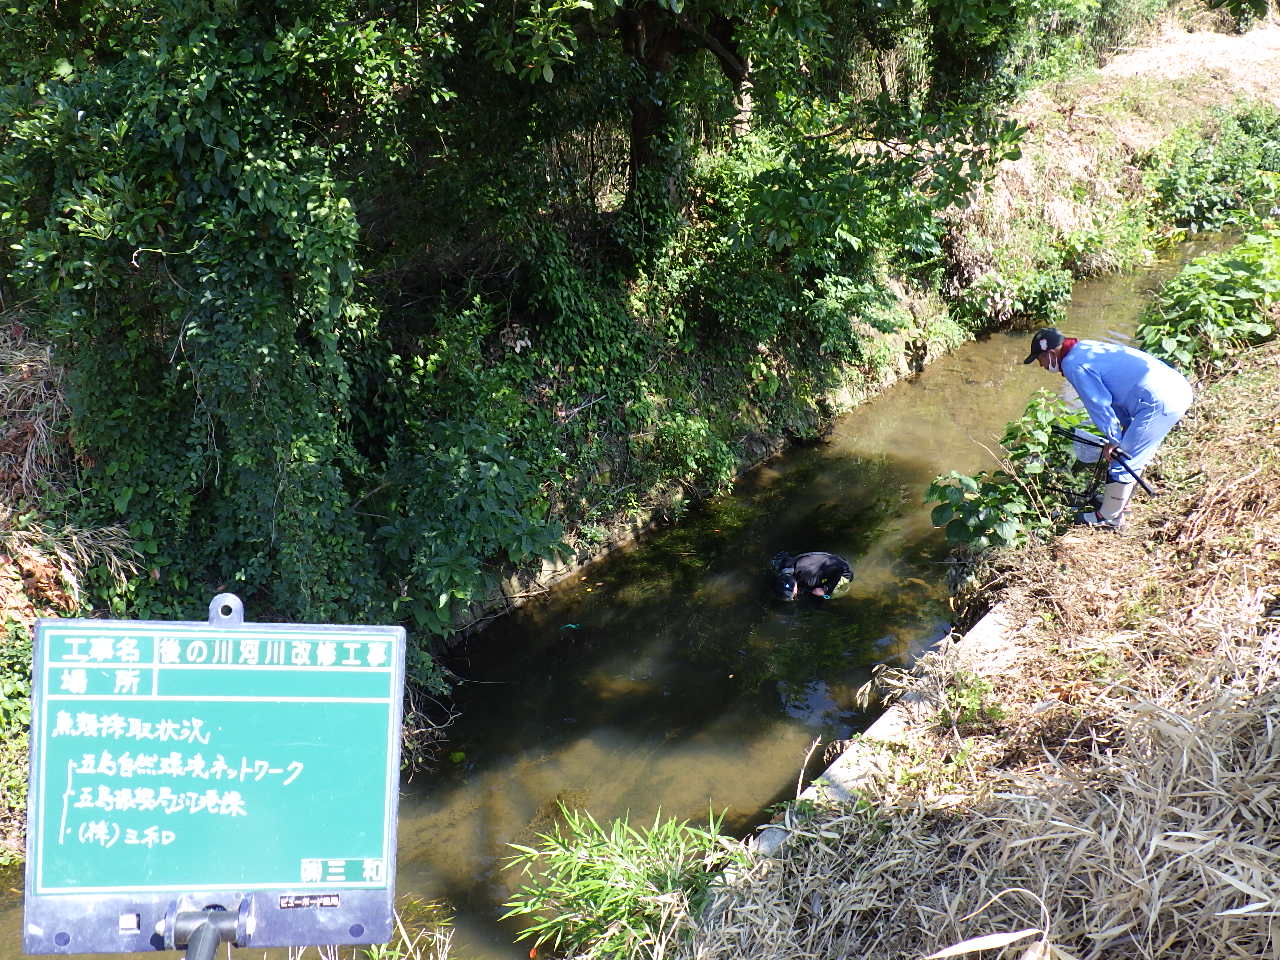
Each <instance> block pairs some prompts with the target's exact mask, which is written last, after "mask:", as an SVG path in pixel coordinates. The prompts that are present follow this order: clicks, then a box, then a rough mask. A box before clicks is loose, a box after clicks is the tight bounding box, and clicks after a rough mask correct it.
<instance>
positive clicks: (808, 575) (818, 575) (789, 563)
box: [769, 550, 853, 600]
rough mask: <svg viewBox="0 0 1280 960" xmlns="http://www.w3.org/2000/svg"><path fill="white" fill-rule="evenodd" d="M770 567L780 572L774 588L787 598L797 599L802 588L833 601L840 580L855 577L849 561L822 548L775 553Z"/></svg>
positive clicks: (775, 571)
mask: <svg viewBox="0 0 1280 960" xmlns="http://www.w3.org/2000/svg"><path fill="white" fill-rule="evenodd" d="M769 566H770V567H771V568H772V569H773V572H774V573H775V574H776V575H777V576H776V578H775V580H774V589H775V590H776V591H777V592H778V596H780V597H782V598H783V599H784V600H794V599H795V598H796V597H797V595H799V593H800V588H801V587H803V588H804V589H805V592H806V593H812V594H813V595H814V596H815V597H821V598H822V599H823V600H829V599H831V594H832V591H834V590H835V589H836V587H837V586H839V584H840V581H841V580H844V579H847V578H850V577H852V576H853V568H852V567H850V566H849V561H847V560H845V558H844V557H842V556H840V555H839V554H836V553H826V552H824V551H821V550H813V551H810V552H809V553H797V554H790V553H787V552H786V551H785V550H783V551H780V552H779V553H775V554H774V555H773V558H772V559H771V560H770V561H769Z"/></svg>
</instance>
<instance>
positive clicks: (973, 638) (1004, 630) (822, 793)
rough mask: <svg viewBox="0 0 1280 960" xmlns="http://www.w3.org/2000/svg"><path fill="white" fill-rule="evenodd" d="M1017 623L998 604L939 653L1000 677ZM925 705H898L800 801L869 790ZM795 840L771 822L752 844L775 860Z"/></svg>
mask: <svg viewBox="0 0 1280 960" xmlns="http://www.w3.org/2000/svg"><path fill="white" fill-rule="evenodd" d="M1015 634H1016V625H1015V624H1013V623H1011V622H1010V619H1009V616H1008V614H1007V613H1006V612H1005V609H1004V608H1003V607H1002V606H1000V605H997V606H995V607H994V608H992V610H991V611H990V612H989V613H988V614H987V615H986V616H985V617H983V618H982V619H981V620H979V621H978V622H977V623H976V624H974V625H973V628H972V629H971V630H970V631H969V632H968V633H966V634H964V636H963V637H960V638H955V637H948V638H946V639H944V640H943V641H942V643H941V644H940V646H939V647H938V648H935V649H945V648H946V646H952V647H953V648H954V650H955V656H956V657H957V659H958V667H959V668H960V669H962V670H965V671H967V672H969V673H973V674H977V675H978V676H992V675H995V674H998V673H1000V672H1001V671H1003V670H1004V669H1006V668H1007V667H1008V666H1009V665H1010V663H1012V661H1013V659H1014V656H1015V654H1016V653H1017V645H1016V637H1015ZM924 710H925V708H924V706H923V704H922V703H921V702H920V698H919V697H912V696H907V697H904V698H903V699H902V700H900V701H898V702H897V703H895V704H894V705H893V706H891V707H890V708H889V709H888V710H886V711H885V712H884V714H882V715H881V716H880V718H879V719H878V720H876V722H875V723H873V724H872V725H871V726H870V727H868V728H867V729H866V730H865V731H864V732H863V733H862V734H861V735H860V736H858V737H857V738H856V739H855V740H854V741H853V743H851V744H850V745H849V747H848V749H846V750H845V751H844V753H842V754H840V756H839V757H838V758H836V760H835V762H834V763H832V764H831V766H829V767H827V769H826V770H825V771H823V772H822V773H821V774H820V775H819V776H818V777H817V778H816V779H815V780H814V781H813V782H812V783H811V784H810V785H809V786H808V787H807V788H806V789H805V790H804V791H803V792H802V793H801V794H800V799H801V800H814V801H820V800H834V801H851V800H853V799H854V798H855V797H856V796H857V795H858V794H859V793H861V792H863V791H865V790H867V789H868V788H869V787H870V786H871V784H872V782H873V781H874V780H875V778H876V777H877V776H881V775H883V774H885V773H886V772H887V770H886V769H885V760H884V757H885V754H884V750H883V746H884V745H885V744H906V743H907V742H908V741H909V738H910V734H909V731H910V730H911V728H912V724H913V723H914V722H915V721H918V720H920V719H922V714H923V713H924ZM789 836H790V830H788V829H787V828H786V827H785V826H782V825H780V824H769V825H767V826H765V827H762V828H761V830H760V832H759V833H758V834H757V835H756V836H755V837H754V838H753V839H752V840H751V844H752V846H753V847H754V848H755V849H756V850H757V851H758V852H760V853H763V854H764V855H765V856H776V855H777V854H778V853H779V852H780V851H781V849H782V847H783V845H784V844H785V843H786V841H787V838H788V837H789Z"/></svg>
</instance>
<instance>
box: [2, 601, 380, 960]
mask: <svg viewBox="0 0 1280 960" xmlns="http://www.w3.org/2000/svg"><path fill="white" fill-rule="evenodd" d="M224 598H229V600H228V599H223V598H215V604H214V606H217V605H218V604H219V601H220V600H221V601H222V606H221V608H220V609H221V613H219V612H217V611H215V610H214V609H213V607H211V616H210V622H209V623H188V622H183V623H165V622H130V621H105V620H41V621H39V622H38V624H37V627H36V644H35V658H34V663H33V671H34V673H33V676H34V684H33V717H32V744H31V753H32V763H31V768H32V772H31V797H30V817H29V839H28V848H29V849H28V865H27V896H28V910H27V913H28V917H27V935H26V938H25V940H24V943H25V944H26V948H27V951H28V952H31V953H37V952H72V953H74V952H109V951H125V950H135V949H138V948H139V946H138V944H139V941H138V940H137V939H136V938H130V937H122V936H121V933H120V930H121V928H122V927H124V926H132V925H133V923H132V921H131V920H128V919H127V915H128V914H129V910H130V909H131V908H128V903H130V902H132V903H136V904H137V905H138V908H137V910H136V911H135V912H136V913H137V916H138V920H137V926H138V928H139V929H138V931H137V936H138V937H141V938H142V939H143V940H144V941H146V940H148V939H149V938H151V937H152V936H153V934H154V930H153V929H151V928H154V927H155V926H156V924H155V923H151V924H148V922H147V921H148V919H149V918H151V916H152V915H153V914H156V913H157V911H160V909H161V907H162V906H163V908H164V909H165V910H168V909H169V908H170V907H172V905H173V904H174V903H176V902H178V901H179V900H180V899H181V898H182V897H184V896H188V895H192V894H196V893H198V894H199V895H200V896H199V897H197V898H196V899H208V898H209V897H210V895H214V894H220V895H221V896H220V897H216V898H215V899H222V900H228V901H234V902H237V903H239V904H240V907H239V909H242V910H243V909H246V908H245V907H244V902H248V903H250V904H251V905H252V906H253V910H252V911H250V912H251V913H254V916H253V917H251V918H250V920H251V922H250V923H249V927H250V928H251V933H254V934H256V935H253V936H250V935H249V934H245V936H244V939H246V940H251V941H252V943H253V945H254V946H279V945H286V944H292V943H299V942H310V943H339V942H366V943H367V942H375V941H376V940H377V939H379V937H378V936H377V934H378V932H379V927H380V924H379V922H376V921H374V922H354V923H349V924H346V927H345V928H342V925H341V924H338V925H337V927H336V928H335V929H339V932H341V930H342V929H346V930H348V931H349V930H351V929H354V928H356V927H359V928H360V930H359V933H358V934H356V935H352V934H349V933H348V935H347V936H344V937H341V938H339V939H314V940H307V939H303V940H298V939H297V938H296V936H300V935H301V934H298V935H295V934H286V933H283V932H280V931H283V930H284V929H285V928H293V927H297V926H299V925H301V926H302V927H305V926H306V925H307V924H306V923H305V920H306V918H307V917H308V916H312V915H316V916H318V915H319V914H320V913H321V912H324V913H325V920H326V923H327V925H328V926H329V927H331V928H334V927H335V924H334V922H333V921H334V919H335V916H333V915H331V914H330V913H329V912H328V911H333V910H335V909H337V910H338V911H339V912H345V911H344V910H343V905H344V904H346V906H347V907H350V906H351V905H353V904H366V905H367V904H370V903H383V902H385V903H386V904H387V906H388V908H389V906H390V898H391V894H390V891H391V890H392V886H393V872H394V865H395V838H396V814H397V798H398V792H397V791H398V784H399V756H400V753H399V743H400V718H401V696H402V688H403V670H404V631H403V629H402V628H399V627H338V626H327V625H297V624H253V623H243V622H242V621H241V620H239V619H238V618H237V617H234V616H231V615H230V614H231V613H232V612H233V611H234V610H235V609H236V607H235V605H236V604H238V601H236V600H235V598H234V597H230V595H224ZM230 601H234V604H232V603H230ZM255 892H262V893H270V894H271V896H259V897H257V898H256V899H255V898H254V897H252V896H251V895H253V894H254V893H255ZM369 894H373V897H372V899H371V898H370V896H369ZM104 897H105V898H107V899H109V900H110V901H111V906H110V907H109V909H107V910H106V915H107V921H108V923H107V925H108V926H109V927H110V928H111V932H110V934H109V935H106V936H104V937H98V936H97V935H96V934H94V935H93V936H92V937H91V938H90V939H91V941H92V942H91V943H86V940H85V937H86V931H83V930H80V931H73V930H72V929H71V927H72V926H74V925H73V924H70V923H62V924H61V925H60V924H59V923H58V922H57V920H58V919H59V914H60V909H59V904H61V905H62V906H64V907H66V908H67V911H66V912H69V913H72V914H74V915H79V914H80V913H82V911H83V905H84V904H85V903H87V902H94V901H95V900H98V899H101V898H104ZM86 898H88V899H86ZM130 898H133V899H132V900H130ZM245 898H248V900H247V901H246V899H245ZM122 903H123V904H125V908H124V912H123V913H121V912H120V910H119V909H118V908H119V906H120V904H122ZM33 907H34V912H35V913H36V914H39V915H40V918H39V921H38V922H35V923H34V924H33V922H32V919H31V918H32V915H33ZM219 907H220V908H222V909H226V908H227V907H226V906H225V905H224V904H221V903H220V904H219ZM268 907H269V908H270V911H268ZM42 911H43V912H42ZM280 911H290V912H288V913H287V914H286V913H281V914H280V916H281V917H287V922H284V921H283V920H282V921H280V922H278V923H274V924H273V920H272V916H274V912H280ZM299 911H302V912H301V913H299ZM268 912H272V916H268V915H267V914H268ZM117 914H119V916H117ZM122 917H125V918H126V919H123V920H122V919H121V918H122ZM50 921H53V922H50ZM388 923H389V918H388ZM273 926H274V927H278V928H279V930H277V932H276V933H274V934H272V933H271V931H272V929H273ZM33 927H34V928H38V932H37V931H36V930H33ZM59 927H61V929H55V928H59ZM329 932H332V930H330V931H329ZM388 932H389V931H388ZM58 933H61V934H63V936H62V938H61V939H63V940H66V941H67V942H66V943H59V942H58V940H57V939H53V940H49V939H48V937H49V936H53V937H54V938H57V935H58ZM382 939H385V938H382ZM129 940H132V942H126V941H129ZM237 942H238V941H237ZM240 945H242V946H245V945H248V944H247V943H241V944H240Z"/></svg>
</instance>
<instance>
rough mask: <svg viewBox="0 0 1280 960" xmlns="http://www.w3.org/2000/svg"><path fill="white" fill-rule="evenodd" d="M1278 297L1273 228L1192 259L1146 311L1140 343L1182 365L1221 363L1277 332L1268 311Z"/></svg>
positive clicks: (1279, 250) (1278, 245)
mask: <svg viewBox="0 0 1280 960" xmlns="http://www.w3.org/2000/svg"><path fill="white" fill-rule="evenodd" d="M1278 299H1280V233H1277V232H1275V231H1274V230H1272V231H1271V232H1269V233H1263V234H1255V235H1251V236H1249V237H1247V238H1246V239H1245V240H1244V242H1243V243H1240V244H1238V245H1237V246H1235V247H1233V248H1232V249H1230V250H1228V251H1227V252H1225V253H1220V254H1211V255H1209V256H1205V257H1199V258H1197V259H1195V260H1193V261H1192V262H1191V263H1189V264H1188V265H1187V266H1186V267H1185V268H1184V269H1183V270H1182V272H1181V273H1180V274H1178V276H1176V277H1175V278H1174V279H1173V280H1171V281H1169V283H1167V284H1165V287H1164V289H1163V290H1162V291H1161V292H1160V295H1159V296H1158V297H1157V298H1156V300H1155V302H1154V303H1152V305H1151V306H1150V308H1148V310H1147V311H1146V313H1145V314H1144V315H1143V318H1142V320H1141V321H1140V322H1139V324H1138V330H1137V337H1138V342H1139V344H1140V345H1141V346H1142V348H1143V349H1144V350H1147V351H1148V352H1150V353H1152V354H1154V355H1155V356H1158V357H1161V358H1163V359H1165V360H1167V361H1169V362H1170V363H1172V364H1174V365H1175V366H1178V367H1182V368H1183V369H1188V370H1189V369H1191V368H1193V367H1195V366H1206V367H1218V366H1221V365H1222V364H1223V362H1224V361H1226V360H1227V359H1228V358H1229V357H1230V356H1231V355H1232V354H1233V353H1234V352H1236V351H1237V350H1239V349H1240V348H1241V347H1244V346H1247V345H1249V344H1253V343H1259V342H1261V341H1263V340H1267V339H1270V338H1271V337H1272V336H1274V335H1275V327H1274V326H1273V325H1272V323H1271V322H1270V321H1268V320H1267V318H1266V312H1267V310H1268V308H1269V307H1271V305H1272V304H1274V303H1276V302H1277V300H1278Z"/></svg>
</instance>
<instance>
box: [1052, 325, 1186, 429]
mask: <svg viewBox="0 0 1280 960" xmlns="http://www.w3.org/2000/svg"><path fill="white" fill-rule="evenodd" d="M1062 375H1063V376H1064V377H1066V378H1067V381H1068V382H1069V383H1070V384H1071V386H1073V387H1075V390H1076V393H1078V394H1079V395H1080V399H1081V401H1082V402H1083V403H1084V407H1085V409H1086V410H1087V411H1088V412H1089V418H1090V419H1091V420H1093V422H1094V425H1095V426H1097V428H1098V430H1099V431H1101V433H1102V434H1103V436H1105V437H1106V438H1107V439H1108V440H1110V441H1111V442H1112V443H1120V441H1121V438H1122V437H1123V435H1124V432H1125V430H1126V429H1128V427H1129V424H1130V423H1132V422H1133V420H1134V417H1135V416H1136V415H1138V413H1139V411H1140V410H1142V409H1143V408H1144V407H1146V408H1151V407H1155V408H1157V409H1160V408H1162V409H1163V410H1165V411H1167V412H1168V413H1170V414H1174V415H1176V416H1181V415H1182V413H1184V412H1185V411H1186V409H1187V407H1188V406H1190V405H1191V397H1192V389H1191V384H1190V383H1189V382H1188V381H1187V378H1186V377H1184V376H1183V375H1182V374H1181V373H1179V372H1178V371H1177V370H1175V369H1174V368H1173V367H1171V366H1169V365H1168V364H1167V363H1165V362H1164V361H1163V360H1159V359H1157V358H1156V357H1153V356H1151V355H1150V354H1149V353H1143V352H1142V351H1141V350H1134V349H1133V348H1132V347H1126V346H1122V345H1121V344H1118V343H1103V342H1101V341H1098V340H1079V341H1077V342H1076V344H1075V345H1074V346H1073V347H1072V348H1071V349H1070V350H1068V351H1067V354H1066V356H1065V357H1063V358H1062Z"/></svg>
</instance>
